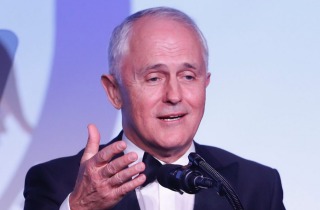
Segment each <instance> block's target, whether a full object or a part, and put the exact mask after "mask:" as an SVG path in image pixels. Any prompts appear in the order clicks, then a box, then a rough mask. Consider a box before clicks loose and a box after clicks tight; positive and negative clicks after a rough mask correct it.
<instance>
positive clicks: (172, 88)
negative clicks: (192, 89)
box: [164, 78, 182, 104]
mask: <svg viewBox="0 0 320 210" xmlns="http://www.w3.org/2000/svg"><path fill="white" fill-rule="evenodd" d="M164 95H165V96H164V102H165V103H169V104H177V103H179V102H180V101H181V100H182V90H181V86H180V84H179V82H178V80H177V79H176V78H174V79H173V78H170V79H169V80H168V82H167V83H166V84H165V94H164Z"/></svg>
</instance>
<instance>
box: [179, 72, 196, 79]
mask: <svg viewBox="0 0 320 210" xmlns="http://www.w3.org/2000/svg"><path fill="white" fill-rule="evenodd" d="M180 78H181V79H182V80H184V81H193V80H195V79H196V76H195V74H194V73H193V72H191V71H183V72H181V74H180Z"/></svg>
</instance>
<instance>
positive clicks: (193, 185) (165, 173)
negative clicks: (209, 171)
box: [157, 163, 214, 194]
mask: <svg viewBox="0 0 320 210" xmlns="http://www.w3.org/2000/svg"><path fill="white" fill-rule="evenodd" d="M157 180H158V182H159V184H160V185H162V186H163V187H165V188H169V189H170V190H173V191H177V192H179V193H180V194H182V193H183V192H186V193H189V194H195V193H197V192H199V191H200V190H201V189H203V188H205V189H207V188H212V187H213V185H214V183H213V182H214V181H213V180H212V179H210V178H208V177H204V176H203V173H202V172H201V171H199V170H197V169H196V168H194V167H192V164H190V163H189V164H188V165H186V166H181V165H174V164H166V165H163V166H161V167H160V168H159V170H158V175H157Z"/></svg>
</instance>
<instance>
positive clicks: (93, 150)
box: [81, 124, 100, 163]
mask: <svg viewBox="0 0 320 210" xmlns="http://www.w3.org/2000/svg"><path fill="white" fill-rule="evenodd" d="M88 135H89V136H88V141H87V145H86V148H85V149H84V152H83V155H82V158H81V163H83V162H85V161H86V160H89V159H90V158H92V157H93V156H94V155H95V154H97V152H98V151H99V145H100V133H99V131H98V129H97V127H96V126H95V125H94V124H89V125H88Z"/></svg>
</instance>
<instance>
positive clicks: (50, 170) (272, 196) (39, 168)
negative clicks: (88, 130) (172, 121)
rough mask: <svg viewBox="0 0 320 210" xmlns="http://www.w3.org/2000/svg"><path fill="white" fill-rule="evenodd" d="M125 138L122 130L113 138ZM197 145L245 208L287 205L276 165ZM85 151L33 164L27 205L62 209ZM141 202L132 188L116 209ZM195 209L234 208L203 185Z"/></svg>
mask: <svg viewBox="0 0 320 210" xmlns="http://www.w3.org/2000/svg"><path fill="white" fill-rule="evenodd" d="M121 138H122V133H120V135H119V136H118V137H116V138H115V139H113V140H112V141H111V142H114V141H118V140H120V139H121ZM111 142H110V143H111ZM105 146H106V145H102V146H100V149H102V148H103V147H105ZM194 149H195V151H196V153H198V154H199V155H200V156H202V158H203V159H204V160H206V161H207V163H208V164H209V165H211V166H212V167H213V168H215V169H216V170H217V171H218V172H219V173H220V174H221V175H222V176H224V177H225V178H226V180H228V182H229V183H230V184H231V185H232V187H233V188H234V190H235V191H236V192H237V194H238V196H239V198H240V200H241V202H242V205H243V207H244V210H283V209H285V207H284V205H283V201H282V199H283V192H282V186H281V181H280V176H279V174H278V172H277V171H276V170H275V169H272V168H269V167H266V166H263V165H261V164H258V163H255V162H252V161H249V160H246V159H243V158H240V157H238V156H236V155H234V154H231V153H229V152H227V151H224V150H221V149H218V148H216V147H211V146H205V145H200V144H197V143H194ZM82 154H83V150H82V151H80V152H79V153H78V154H77V155H74V156H70V157H63V158H59V159H55V160H51V161H49V162H46V163H42V164H39V165H36V166H34V167H32V168H31V169H30V170H29V171H28V173H27V176H26V181H25V189H24V196H25V206H24V209H25V210H58V209H59V207H60V205H61V204H62V202H63V201H64V200H65V199H66V197H67V196H68V195H69V193H70V192H71V191H72V190H73V188H74V185H75V181H76V178H77V174H78V169H79V165H80V160H81V157H82ZM120 155H123V154H119V156H120ZM175 193H178V192H175ZM137 196H138V197H137ZM141 205H142V204H141V199H139V194H138V193H137V190H136V191H131V192H129V193H128V194H127V195H126V196H125V197H124V198H123V199H122V200H121V201H120V202H119V203H118V204H117V205H116V206H115V207H113V210H126V209H128V210H141V209H140V206H141ZM150 210H151V209H150ZM168 210H169V209H168ZM194 210H232V207H231V205H230V204H229V203H228V201H227V200H226V198H225V197H221V196H219V195H217V193H216V191H215V190H214V189H203V190H201V191H200V192H198V193H197V194H196V195H195V197H194Z"/></svg>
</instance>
